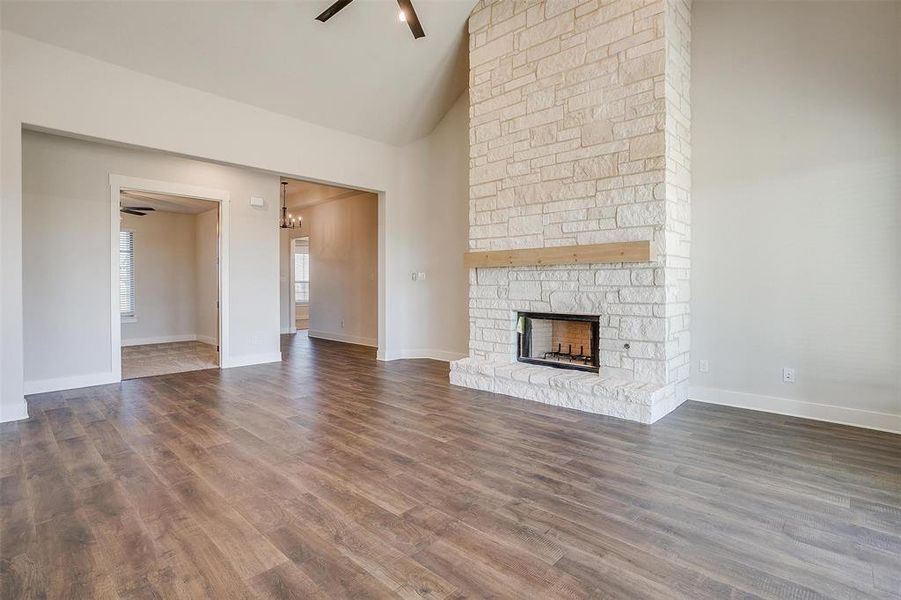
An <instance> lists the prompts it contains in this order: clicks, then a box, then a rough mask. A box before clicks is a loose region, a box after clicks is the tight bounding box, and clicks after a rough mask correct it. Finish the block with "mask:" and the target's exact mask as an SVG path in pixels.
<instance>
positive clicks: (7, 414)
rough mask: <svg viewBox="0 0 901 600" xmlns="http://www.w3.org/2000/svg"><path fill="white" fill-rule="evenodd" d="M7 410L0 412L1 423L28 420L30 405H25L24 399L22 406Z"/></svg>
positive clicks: (0, 406)
mask: <svg viewBox="0 0 901 600" xmlns="http://www.w3.org/2000/svg"><path fill="white" fill-rule="evenodd" d="M2 408H3V405H2V404H0V409H2ZM6 409H7V410H6V411H3V410H0V423H9V422H10V421H21V420H23V419H27V418H28V405H27V404H26V403H25V399H24V398H23V399H22V403H21V404H17V405H15V406H7V407H6Z"/></svg>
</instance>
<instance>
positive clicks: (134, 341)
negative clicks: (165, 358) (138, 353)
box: [122, 333, 197, 348]
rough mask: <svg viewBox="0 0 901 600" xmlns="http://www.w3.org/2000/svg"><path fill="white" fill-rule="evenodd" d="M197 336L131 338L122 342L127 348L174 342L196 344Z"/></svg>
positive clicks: (185, 334) (187, 334)
mask: <svg viewBox="0 0 901 600" xmlns="http://www.w3.org/2000/svg"><path fill="white" fill-rule="evenodd" d="M194 341H197V336H196V335H194V334H193V333H184V334H181V335H159V336H156V337H146V338H130V339H127V340H122V347H123V348H124V347H126V346H146V345H148V344H171V343H173V342H194Z"/></svg>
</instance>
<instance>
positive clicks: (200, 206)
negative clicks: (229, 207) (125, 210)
mask: <svg viewBox="0 0 901 600" xmlns="http://www.w3.org/2000/svg"><path fill="white" fill-rule="evenodd" d="M119 205H120V206H123V207H135V206H147V207H150V208H152V209H154V210H155V211H158V212H174V213H182V214H189V215H196V214H198V213H202V212H206V211H208V210H213V209H214V208H218V206H219V205H218V203H216V202H212V201H210V200H198V199H197V198H188V197H187V196H172V195H169V194H154V193H150V192H133V191H127V190H123V191H122V192H121V193H120V194H119Z"/></svg>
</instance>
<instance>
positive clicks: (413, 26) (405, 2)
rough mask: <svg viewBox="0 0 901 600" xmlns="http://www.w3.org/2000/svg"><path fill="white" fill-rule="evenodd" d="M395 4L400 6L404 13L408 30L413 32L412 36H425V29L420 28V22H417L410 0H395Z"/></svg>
mask: <svg viewBox="0 0 901 600" xmlns="http://www.w3.org/2000/svg"><path fill="white" fill-rule="evenodd" d="M397 5H398V6H400V10H401V12H403V13H404V17H405V18H406V21H407V25H409V26H410V31H412V32H413V37H414V38H416V39H417V40H418V39H419V38H421V37H425V31H423V30H422V23H420V22H419V17H417V16H416V11H415V10H413V2H411V0H397Z"/></svg>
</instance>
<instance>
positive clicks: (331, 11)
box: [316, 0, 353, 23]
mask: <svg viewBox="0 0 901 600" xmlns="http://www.w3.org/2000/svg"><path fill="white" fill-rule="evenodd" d="M351 2H353V0H338V1H337V2H335V3H334V4H332V5H331V6H329V7H328V8H326V9H325V10H324V11H322V14H321V15H319V16H318V17H316V20H317V21H322V22H323V23H325V22H326V21H328V20H329V19H331V18H332V17H334V16H335V15H336V14H337V13H338V11H339V10H341V9H342V8H344V7H345V6H347V5H348V4H350V3H351Z"/></svg>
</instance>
